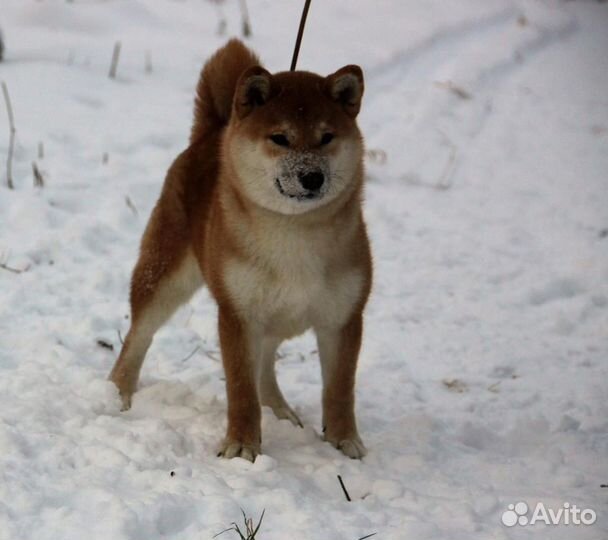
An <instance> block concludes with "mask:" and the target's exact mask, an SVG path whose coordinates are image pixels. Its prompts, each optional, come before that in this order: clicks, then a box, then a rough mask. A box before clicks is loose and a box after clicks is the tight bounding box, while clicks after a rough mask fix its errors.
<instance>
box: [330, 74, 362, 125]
mask: <svg viewBox="0 0 608 540" xmlns="http://www.w3.org/2000/svg"><path fill="white" fill-rule="evenodd" d="M325 91H326V92H327V93H328V95H329V97H331V99H333V100H334V101H336V102H337V103H339V104H340V105H342V107H343V108H344V112H345V113H346V114H348V115H349V116H351V117H352V118H355V117H356V116H357V115H358V114H359V110H360V109H361V98H362V97H363V71H361V68H360V67H359V66H354V65H350V66H344V67H343V68H340V69H339V70H338V71H336V72H335V73H333V74H332V75H328V76H327V77H326V78H325Z"/></svg>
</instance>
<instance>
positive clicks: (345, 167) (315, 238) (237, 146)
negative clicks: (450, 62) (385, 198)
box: [110, 40, 372, 461]
mask: <svg viewBox="0 0 608 540" xmlns="http://www.w3.org/2000/svg"><path fill="white" fill-rule="evenodd" d="M362 95H363V74H362V72H361V69H360V68H359V67H357V66H346V67H343V68H342V69H339V70H338V71H336V72H335V73H333V74H332V75H329V76H328V77H321V76H319V75H316V74H313V73H308V72H304V71H294V72H284V73H277V74H275V75H271V74H270V73H269V72H268V71H266V70H265V69H264V68H262V67H260V65H259V61H258V59H257V57H256V56H255V55H254V54H253V53H252V52H251V51H250V50H249V49H247V48H246V47H245V46H244V45H243V44H242V43H241V42H240V41H237V40H232V41H230V42H228V44H227V45H226V46H225V47H223V48H222V49H220V50H219V51H217V52H216V53H215V55H214V56H213V57H212V58H211V59H210V60H209V61H208V62H207V64H206V65H205V67H204V68H203V71H202V73H201V78H200V81H199V83H198V87H197V95H196V102H195V115H194V124H193V128H192V133H191V138H190V145H189V147H188V148H187V149H186V150H185V151H184V152H183V153H182V154H180V155H179V156H178V157H177V159H176V160H175V162H174V163H173V165H172V166H171V167H170V169H169V172H168V174H167V177H166V180H165V183H164V186H163V189H162V193H161V195H160V198H159V200H158V203H157V204H156V207H155V208H154V210H153V212H152V215H151V217H150V221H149V222H148V225H147V227H146V230H145V233H144V235H143V239H142V242H141V250H140V256H139V260H138V262H137V264H136V266H135V269H134V271H133V277H132V281H131V295H130V300H131V328H130V330H129V333H128V335H127V337H126V339H125V342H124V345H123V348H122V351H121V352H120V356H119V358H118V360H117V361H116V364H115V366H114V368H113V370H112V373H111V374H110V379H111V380H112V381H113V382H114V383H115V384H116V386H117V387H118V389H119V392H120V396H121V398H122V401H123V408H125V409H127V408H129V407H130V404H131V397H132V395H133V393H134V391H135V389H136V386H137V379H138V377H139V372H140V369H141V366H142V363H143V360H144V356H145V354H146V351H147V349H148V347H149V346H150V343H151V342H152V338H153V336H154V333H155V332H156V330H157V329H158V328H159V327H160V326H161V325H162V324H163V323H164V322H165V321H167V319H168V318H169V317H170V316H171V315H172V313H173V312H174V311H175V310H176V308H177V307H178V306H179V305H181V304H182V303H184V302H186V301H187V300H188V299H189V298H190V297H191V295H192V294H193V293H194V292H195V291H196V290H197V289H198V288H199V287H201V286H202V285H203V284H205V285H207V287H209V289H210V291H211V293H212V294H213V296H214V298H215V300H216V301H217V304H218V307H219V311H218V318H219V321H218V322H219V337H220V345H221V352H222V359H223V365H224V369H225V373H226V387H227V395H228V428H227V432H226V437H225V439H224V441H223V443H222V446H221V449H220V452H219V455H222V456H225V457H227V458H232V457H235V456H239V457H242V458H245V459H248V460H251V461H253V460H254V459H255V457H256V455H257V454H258V453H259V452H260V445H261V405H264V406H268V407H271V408H272V410H273V411H274V413H275V414H276V416H278V417H279V418H288V419H289V420H291V421H292V422H293V423H294V424H296V425H301V423H300V420H299V419H298V417H297V416H296V414H295V413H294V411H293V410H292V409H291V408H290V406H289V405H288V404H287V402H286V401H285V398H284V397H283V394H282V393H281V390H280V389H279V387H278V385H277V380H276V376H275V368H274V362H275V352H276V350H277V347H278V346H279V345H280V343H281V342H282V341H283V340H285V339H288V338H291V337H293V336H296V335H298V334H301V333H302V332H304V331H305V330H307V329H309V328H312V329H313V330H314V331H315V333H316V336H317V341H318V349H319V356H320V359H321V366H322V379H323V430H324V436H325V439H326V440H327V441H329V442H330V443H331V444H333V445H334V446H335V447H336V448H338V449H340V450H341V451H342V452H343V453H344V454H346V455H347V456H349V457H351V458H361V457H362V456H363V455H365V447H364V446H363V443H362V442H361V439H360V437H359V434H358V432H357V425H356V421H355V411H354V385H355V370H356V366H357V357H358V355H359V348H360V344H361V333H362V312H363V309H364V307H365V303H366V301H367V297H368V294H369V291H370V287H371V279H372V277H371V276H372V262H371V256H370V248H369V242H368V237H367V233H366V229H365V223H364V221H363V217H362V212H361V198H362V185H363V140H362V136H361V133H360V132H359V129H358V127H357V123H356V117H357V114H358V113H359V109H360V106H361V98H362Z"/></svg>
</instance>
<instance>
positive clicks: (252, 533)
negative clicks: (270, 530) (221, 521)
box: [213, 508, 266, 540]
mask: <svg viewBox="0 0 608 540" xmlns="http://www.w3.org/2000/svg"><path fill="white" fill-rule="evenodd" d="M241 512H242V513H243V522H244V523H245V532H243V531H241V528H240V527H239V526H238V525H237V524H236V523H235V522H232V527H228V528H227V529H224V530H223V531H221V532H219V533H217V534H216V535H214V537H213V538H217V537H218V536H220V535H222V534H224V533H227V532H229V531H234V532H235V533H237V534H238V535H239V538H240V539H241V540H256V535H257V534H258V531H259V530H260V526H261V525H262V520H263V519H264V514H265V513H266V510H265V509H264V510H262V515H261V516H260V520H259V521H258V524H257V525H256V526H255V528H254V526H253V519H252V518H249V517H247V514H245V511H244V510H243V509H242V508H241Z"/></svg>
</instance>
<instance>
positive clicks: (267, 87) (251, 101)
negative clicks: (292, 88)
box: [234, 66, 273, 118]
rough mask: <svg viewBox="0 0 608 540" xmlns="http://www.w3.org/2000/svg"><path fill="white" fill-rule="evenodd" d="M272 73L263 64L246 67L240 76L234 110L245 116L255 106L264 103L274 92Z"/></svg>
mask: <svg viewBox="0 0 608 540" xmlns="http://www.w3.org/2000/svg"><path fill="white" fill-rule="evenodd" d="M272 88H273V80H272V75H271V74H270V73H269V72H268V71H266V70H265V69H264V68H263V67H261V66H253V67H250V68H248V69H246V70H245V71H244V72H243V74H242V75H241V76H240V77H239V80H238V82H237V84H236V91H235V93H234V110H235V112H236V115H237V117H238V118H244V117H245V116H247V115H248V114H249V113H250V112H251V111H253V109H254V108H255V107H259V106H260V105H264V103H266V102H267V101H268V100H269V99H270V96H271V94H272Z"/></svg>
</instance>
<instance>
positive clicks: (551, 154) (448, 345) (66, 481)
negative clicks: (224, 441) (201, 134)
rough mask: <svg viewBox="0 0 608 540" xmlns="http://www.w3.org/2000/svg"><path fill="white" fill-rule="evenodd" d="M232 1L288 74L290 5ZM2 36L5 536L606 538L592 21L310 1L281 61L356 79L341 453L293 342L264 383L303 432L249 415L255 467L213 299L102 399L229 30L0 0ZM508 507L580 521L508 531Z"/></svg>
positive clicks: (193, 21) (606, 58) (606, 174)
mask: <svg viewBox="0 0 608 540" xmlns="http://www.w3.org/2000/svg"><path fill="white" fill-rule="evenodd" d="M248 3H249V10H250V12H251V17H252V25H253V37H252V38H251V39H250V40H249V43H250V45H251V46H252V47H253V48H254V49H255V50H257V51H258V52H259V54H260V55H261V57H262V58H263V60H264V62H265V64H266V65H267V67H268V68H269V69H271V70H274V71H278V70H283V69H286V68H287V67H288V65H289V61H290V55H291V49H292V44H293V38H294V34H295V31H296V27H297V23H298V18H299V14H300V8H301V2H299V1H292V2H276V1H271V0H249V2H248ZM237 6H238V2H237V1H236V0H229V2H228V3H227V5H226V6H225V9H224V11H225V15H226V20H227V35H228V34H238V33H239V31H240V18H239V12H238V9H237ZM0 27H1V28H2V29H3V31H4V36H5V39H6V53H5V56H6V59H5V62H3V63H1V64H0V79H1V80H3V81H5V82H6V83H7V86H8V89H9V92H10V95H11V98H12V102H13V108H14V114H15V121H16V127H17V145H16V153H15V156H14V163H13V168H14V180H15V190H14V191H9V190H8V189H6V187H5V179H6V177H5V169H4V166H5V163H6V156H7V150H8V122H7V116H6V112H5V110H4V105H3V103H2V102H0V166H1V167H2V169H1V172H0V184H1V185H0V258H1V259H2V260H1V261H0V262H3V263H4V264H5V265H6V266H7V267H8V268H10V269H13V270H18V271H19V270H22V272H21V273H15V272H13V271H10V270H9V269H5V268H0V370H1V371H0V478H1V480H0V539H2V540H30V539H31V540H34V539H35V540H76V539H77V540H81V539H83V538H87V539H91V540H102V539H103V540H108V539H112V540H127V539H128V540H156V539H161V538H162V539H165V538H171V539H183V540H204V539H210V538H212V536H213V535H214V534H216V533H218V532H220V531H221V530H223V529H224V528H226V527H228V526H229V525H230V523H231V522H232V521H239V519H240V509H241V508H242V509H243V510H245V512H246V513H247V514H248V515H250V516H251V517H253V518H254V519H257V518H258V517H259V515H260V514H261V512H262V510H263V509H265V510H266V514H265V517H264V521H263V523H262V526H261V528H260V532H259V533H258V536H257V538H258V540H279V539H281V540H284V539H290V540H291V539H293V540H311V539H314V540H317V539H318V540H357V539H359V538H361V537H363V536H365V535H367V534H371V533H374V532H375V533H377V535H376V536H375V537H374V538H378V540H380V539H382V540H410V539H411V540H425V539H436V540H439V539H448V538H450V539H454V540H462V539H467V540H468V539H479V540H487V539H489V538H493V539H520V538H521V539H528V538H551V539H574V538H576V539H580V540H603V539H605V538H607V537H608V504H607V503H608V489H602V488H601V487H600V485H601V484H606V483H608V467H607V465H608V461H607V458H608V435H607V434H608V405H607V399H606V398H607V395H608V394H607V391H608V368H607V365H608V31H607V28H608V4H601V3H598V2H595V1H591V0H588V1H585V0H579V1H575V2H562V1H558V0H545V1H540V0H459V1H458V2H447V1H446V0H425V1H424V2H420V1H418V0H374V1H373V2H363V1H356V2H355V1H352V0H343V1H339V2H338V1H336V2H328V1H322V0H317V1H314V2H313V3H312V7H311V12H310V15H309V21H308V27H307V30H306V34H305V38H304V43H303V47H302V51H301V57H300V63H299V66H300V67H301V68H302V69H310V70H314V71H318V72H321V73H329V72H331V71H333V70H335V69H337V68H338V67H340V66H342V65H343V64H347V63H359V64H360V65H361V66H362V67H363V69H364V71H365V73H366V96H365V99H364V107H363V111H362V114H361V116H360V123H361V126H362V129H363V131H364V133H365V135H366V139H367V145H368V148H369V149H370V150H372V152H371V154H372V155H371V156H370V160H369V163H368V173H369V181H368V187H367V201H366V215H367V220H368V223H369V229H370V233H371V236H372V243H373V251H374V255H375V268H376V276H375V284H374V289H373V295H372V300H371V302H370V305H369V308H368V310H367V316H366V332H365V342H364V347H363V350H362V356H361V362H360V371H359V383H358V390H357V396H358V417H359V424H360V431H361V433H362V436H363V438H364V440H365V442H366V444H367V446H368V449H369V455H368V456H367V457H366V458H365V459H364V460H363V461H361V462H359V461H351V460H349V459H347V458H345V457H344V456H343V455H341V454H339V453H338V452H337V451H336V450H334V449H333V448H332V447H330V446H329V445H328V444H326V443H323V442H322V441H321V440H320V437H319V430H320V373H319V367H318V362H317V354H316V351H315V348H316V347H315V344H314V340H313V339H312V337H311V336H304V337H302V338H299V339H297V340H295V341H294V342H291V343H289V344H287V345H286V346H284V347H283V348H282V351H281V352H282V359H281V361H280V362H279V365H278V371H279V378H280V380H281V383H282V386H283V388H284V391H285V394H286V395H287V397H288V400H289V401H290V402H291V404H292V405H294V406H295V408H296V410H297V411H298V412H299V414H300V417H301V418H302V419H303V420H304V421H305V423H306V427H305V428H304V429H298V428H295V427H293V426H292V425H291V424H290V423H289V422H288V421H278V420H276V419H275V418H274V417H273V416H272V414H271V413H270V412H269V411H264V419H263V422H264V442H263V451H264V455H262V456H260V457H259V458H258V459H257V460H256V462H255V463H254V464H250V463H249V462H245V461H243V460H240V459H235V460H231V461H228V460H223V459H220V458H217V457H216V456H215V450H216V448H217V445H218V443H219V441H220V439H221V437H222V435H223V431H224V429H225V408H226V399H225V393H224V382H223V379H222V377H223V375H222V369H221V363H220V358H219V352H218V340H217V334H216V328H215V326H216V323H215V307H214V305H213V303H212V301H211V300H210V298H209V297H208V295H207V294H206V293H202V294H199V295H198V296H196V297H195V298H194V299H193V300H192V302H190V304H189V305H188V306H187V307H185V308H184V309H182V310H181V311H180V312H179V313H178V314H177V315H176V316H175V317H174V319H173V320H172V322H171V323H170V324H169V325H167V326H166V327H165V328H164V329H163V330H162V331H161V332H160V333H159V334H158V336H157V338H156V340H155V342H154V344H153V346H152V348H151V350H150V352H149V354H148V357H147V362H146V364H145V366H144V370H143V377H142V381H141V388H140V391H139V392H138V393H137V394H136V396H135V399H134V404H133V408H132V410H130V411H129V412H127V413H120V412H119V408H120V404H119V399H118V396H117V392H116V391H115V389H114V388H113V386H112V385H111V384H110V383H109V382H107V381H106V376H107V374H108V372H109V369H110V367H111V365H112V363H113V361H114V359H115V356H116V354H117V352H118V349H119V347H120V341H119V332H120V333H121V334H122V335H125V333H126V331H127V329H128V325H129V321H128V317H127V313H128V303H127V297H128V281H129V276H130V271H131V268H132V265H133V263H134V260H135V257H136V254H137V247H138V242H139V238H140V235H141V233H142V230H143V228H144V225H145V222H146V219H147V216H148V214H149V212H150V210H151V208H152V205H153V204H154V202H155V199H156V197H157V195H158V192H159V190H160V187H161V183H162V180H163V177H164V173H165V170H166V168H167V166H168V165H169V164H170V162H171V161H172V159H173V158H174V157H175V155H176V154H177V153H178V152H179V151H180V150H181V149H183V148H184V146H185V145H186V141H187V137H188V131H189V127H190V121H191V109H192V100H193V88H194V84H195V81H196V79H197V77H198V73H199V70H200V67H201V65H202V63H203V61H204V60H205V58H206V57H207V56H208V55H209V54H211V53H212V52H213V50H214V49H215V48H217V47H218V46H220V45H221V44H222V43H223V42H224V41H225V39H226V36H218V35H217V28H218V17H217V10H216V6H214V5H213V4H211V3H209V2H205V1H203V0H182V1H175V0H107V1H102V0H74V1H73V2H65V1H63V0H54V1H53V0H46V1H34V0H2V2H1V7H0ZM118 40H120V41H121V42H122V52H121V56H120V63H119V66H118V78H117V80H110V79H109V78H108V76H107V73H108V69H109V64H110V57H111V53H112V47H113V45H114V43H115V42H116V41H118ZM146 52H148V53H149V57H150V59H151V64H152V72H151V73H146V70H145V58H146ZM39 143H42V145H43V151H44V157H39V156H38V151H39V149H38V147H39ZM104 155H105V156H106V159H104ZM384 158H385V159H384ZM32 161H36V163H37V166H38V167H39V169H40V170H41V171H42V174H43V176H44V180H45V186H44V187H43V188H35V187H34V186H33V176H32ZM127 203H128V204H127ZM98 340H104V341H105V342H107V343H108V344H110V345H112V346H113V347H114V350H113V351H112V350H109V349H108V348H104V347H101V346H100V345H99V344H98V343H97V342H98ZM338 474H340V475H341V476H342V478H343V479H344V482H345V484H346V487H347V489H348V491H349V493H350V496H351V497H352V499H353V500H352V502H347V501H346V500H345V497H344V495H343V493H342V490H341V488H340V485H339V483H338V480H337V475H338ZM519 501H525V502H527V503H528V505H529V506H530V507H533V506H534V505H535V504H536V503H537V502H542V503H544V505H545V506H546V507H547V508H551V509H553V510H559V509H560V508H563V505H564V503H566V502H568V503H570V504H576V505H577V506H578V507H579V508H590V509H593V510H594V511H595V512H596V514H597V521H596V523H595V524H593V525H587V526H586V525H578V526H575V525H563V524H562V525H560V526H544V525H542V524H539V523H537V524H535V525H533V526H532V525H527V526H520V525H516V526H514V527H510V528H509V527H506V526H505V525H503V524H502V523H501V516H502V514H503V512H505V511H506V510H507V508H508V505H509V504H514V503H517V502H519ZM528 517H531V513H529V514H528ZM562 521H563V520H562ZM224 537H226V538H230V537H232V538H236V535H234V533H232V532H227V533H225V535H224Z"/></svg>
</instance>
